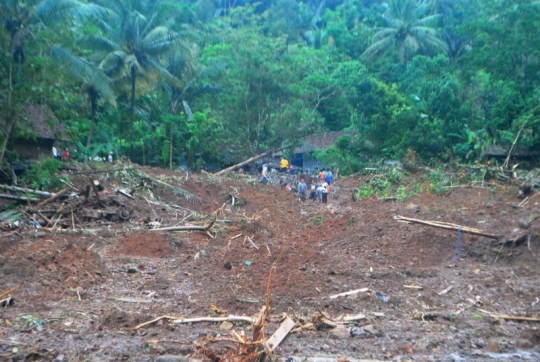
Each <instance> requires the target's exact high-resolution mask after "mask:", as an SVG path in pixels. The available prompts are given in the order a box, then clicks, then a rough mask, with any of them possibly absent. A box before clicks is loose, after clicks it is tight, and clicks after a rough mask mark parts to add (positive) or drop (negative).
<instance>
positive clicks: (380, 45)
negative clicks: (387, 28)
mask: <svg viewBox="0 0 540 362" xmlns="http://www.w3.org/2000/svg"><path fill="white" fill-rule="evenodd" d="M394 43H395V38H394V37H386V38H383V39H381V40H379V41H377V42H375V43H373V44H371V45H370V46H369V47H368V48H367V49H366V50H365V51H364V53H363V55H365V56H367V57H368V58H369V59H372V58H373V57H375V56H376V55H378V54H380V53H383V52H385V51H386V50H387V49H388V48H389V47H390V46H392V45H393V44H394Z"/></svg>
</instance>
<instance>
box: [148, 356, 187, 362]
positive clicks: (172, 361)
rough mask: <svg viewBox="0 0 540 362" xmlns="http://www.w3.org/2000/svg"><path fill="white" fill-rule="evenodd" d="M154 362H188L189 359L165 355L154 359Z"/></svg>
mask: <svg viewBox="0 0 540 362" xmlns="http://www.w3.org/2000/svg"><path fill="white" fill-rule="evenodd" d="M155 362H189V358H187V357H184V356H173V355H165V356H159V357H158V358H156V361H155Z"/></svg>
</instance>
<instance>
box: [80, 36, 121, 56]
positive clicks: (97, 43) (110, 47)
mask: <svg viewBox="0 0 540 362" xmlns="http://www.w3.org/2000/svg"><path fill="white" fill-rule="evenodd" d="M80 44H81V45H82V46H86V47H89V48H92V49H93V50H98V51H99V50H100V51H106V52H111V51H117V50H119V49H121V47H120V46H119V45H118V44H116V43H115V42H114V41H112V40H110V39H108V38H106V37H104V36H101V35H87V36H85V37H84V38H82V40H81V41H80Z"/></svg>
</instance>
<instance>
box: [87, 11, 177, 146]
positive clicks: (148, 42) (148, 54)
mask: <svg viewBox="0 0 540 362" xmlns="http://www.w3.org/2000/svg"><path fill="white" fill-rule="evenodd" d="M137 3H138V2H137V1H131V2H126V3H121V2H117V3H116V5H117V6H116V7H113V9H114V10H115V11H116V14H117V17H114V18H113V17H110V18H109V19H108V21H109V23H107V22H105V21H102V22H100V23H99V24H100V26H101V28H102V30H103V31H104V35H88V36H86V37H85V39H84V41H83V44H87V45H89V46H90V47H91V48H93V49H94V50H98V51H102V52H103V58H102V59H103V60H102V61H101V64H100V68H101V69H103V70H104V71H105V72H106V74H109V75H110V76H111V77H113V78H114V77H121V76H125V77H127V78H128V79H129V81H130V86H131V90H130V124H129V129H130V154H132V150H133V125H134V122H135V96H136V91H137V84H138V81H139V78H144V79H147V80H150V81H152V80H154V79H155V78H156V76H162V77H165V78H166V79H169V80H171V81H174V79H175V77H174V76H173V75H172V74H170V73H169V72H168V71H167V69H166V68H165V67H164V66H163V65H162V64H160V62H159V59H160V58H161V57H162V56H163V55H165V54H167V53H169V52H171V51H172V50H174V49H176V48H177V46H179V45H181V44H182V39H181V36H180V34H179V33H178V32H174V31H171V30H169V29H168V28H167V27H166V26H162V25H157V24H156V22H157V21H156V20H157V14H156V13H154V14H152V15H150V17H146V16H145V15H143V14H142V13H141V12H139V11H138V10H135V9H136V8H137V6H136V5H139V4H137Z"/></svg>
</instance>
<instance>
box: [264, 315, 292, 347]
mask: <svg viewBox="0 0 540 362" xmlns="http://www.w3.org/2000/svg"><path fill="white" fill-rule="evenodd" d="M295 324H296V322H295V321H293V320H292V319H291V318H289V317H286V318H285V320H284V321H283V322H282V323H281V325H280V326H279V328H278V329H277V331H275V332H274V334H272V336H271V337H270V338H268V339H267V340H266V342H264V346H265V348H267V349H268V350H270V351H271V352H273V351H274V350H275V349H276V348H277V346H279V344H280V343H281V341H283V340H284V339H285V337H287V335H288V334H289V332H290V331H291V329H293V327H294V325H295Z"/></svg>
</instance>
